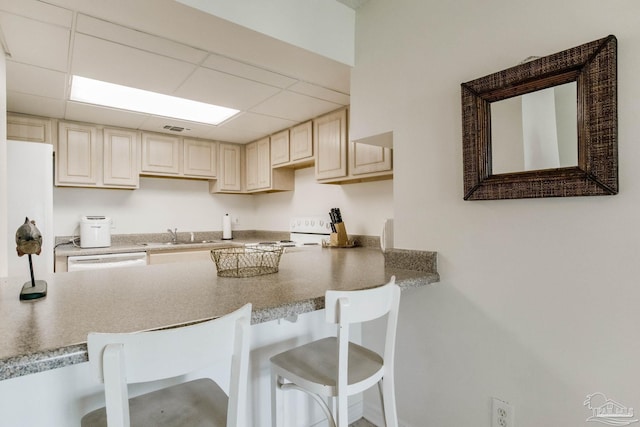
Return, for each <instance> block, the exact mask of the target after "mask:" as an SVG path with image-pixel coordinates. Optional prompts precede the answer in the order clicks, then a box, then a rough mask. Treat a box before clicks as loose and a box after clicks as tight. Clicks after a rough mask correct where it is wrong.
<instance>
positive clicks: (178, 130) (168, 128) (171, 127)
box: [163, 125, 190, 132]
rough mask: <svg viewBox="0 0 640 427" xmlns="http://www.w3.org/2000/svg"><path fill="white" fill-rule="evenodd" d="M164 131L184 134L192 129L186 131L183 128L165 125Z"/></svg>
mask: <svg viewBox="0 0 640 427" xmlns="http://www.w3.org/2000/svg"><path fill="white" fill-rule="evenodd" d="M163 129H166V130H170V131H172V132H182V131H184V130H190V129H185V128H183V127H181V126H173V125H164V126H163Z"/></svg>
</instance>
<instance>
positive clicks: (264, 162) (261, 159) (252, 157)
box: [245, 138, 271, 191]
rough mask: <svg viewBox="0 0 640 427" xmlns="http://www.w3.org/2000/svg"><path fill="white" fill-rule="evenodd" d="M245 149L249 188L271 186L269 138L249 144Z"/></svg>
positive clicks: (257, 188)
mask: <svg viewBox="0 0 640 427" xmlns="http://www.w3.org/2000/svg"><path fill="white" fill-rule="evenodd" d="M245 149H246V152H245V155H246V165H245V170H246V177H247V190H248V191H251V190H259V189H264V188H269V187H270V186H271V157H270V149H269V138H263V139H261V140H259V141H256V142H252V143H250V144H247V145H246V147H245Z"/></svg>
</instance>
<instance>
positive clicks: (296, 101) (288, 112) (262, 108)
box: [250, 91, 341, 122]
mask: <svg viewBox="0 0 640 427" xmlns="http://www.w3.org/2000/svg"><path fill="white" fill-rule="evenodd" d="M340 107H341V105H340V104H335V103H333V102H328V101H324V100H321V99H317V98H312V97H310V96H306V95H300V94H298V93H293V92H289V91H282V92H280V93H279V94H277V95H276V96H273V97H271V98H269V99H267V100H266V101H265V102H263V103H261V104H260V105H257V106H256V107H254V108H252V109H251V110H250V111H251V112H253V113H260V114H268V115H271V116H276V117H281V118H284V119H289V120H293V121H295V122H302V121H304V120H307V119H309V118H312V117H316V116H319V115H320V114H324V113H327V112H329V111H333V110H335V109H338V108H340Z"/></svg>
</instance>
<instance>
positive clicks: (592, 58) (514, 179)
mask: <svg viewBox="0 0 640 427" xmlns="http://www.w3.org/2000/svg"><path fill="white" fill-rule="evenodd" d="M616 55H617V40H616V38H615V36H612V35H611V36H608V37H605V38H603V39H600V40H595V41H593V42H590V43H586V44H583V45H581V46H578V47H574V48H572V49H568V50H565V51H562V52H558V53H555V54H552V55H549V56H545V57H544V58H539V59H535V60H533V61H530V62H526V63H523V64H520V65H518V66H515V67H512V68H509V69H506V70H504V71H500V72H498V73H494V74H491V75H488V76H485V77H481V78H479V79H476V80H472V81H470V82H467V83H463V84H462V131H463V138H462V140H463V141H462V143H463V163H464V199H465V200H496V199H519V198H531V197H566V196H595V195H611V194H617V193H618V112H617V57H616ZM573 81H575V82H576V83H577V93H578V99H577V111H578V114H577V126H578V165H577V166H573V167H564V168H557V169H544V170H535V171H525V172H513V173H505V174H497V175H493V174H492V172H491V103H492V102H496V101H500V100H503V99H507V98H511V97H514V96H519V95H523V94H526V93H529V92H534V91H537V90H541V89H545V88H549V87H553V86H558V85H561V84H565V83H569V82H573Z"/></svg>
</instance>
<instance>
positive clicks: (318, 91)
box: [287, 82, 350, 105]
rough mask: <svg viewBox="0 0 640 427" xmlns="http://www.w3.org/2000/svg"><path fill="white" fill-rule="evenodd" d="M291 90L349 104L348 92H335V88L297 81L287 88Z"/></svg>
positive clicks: (341, 103) (337, 102)
mask: <svg viewBox="0 0 640 427" xmlns="http://www.w3.org/2000/svg"><path fill="white" fill-rule="evenodd" d="M287 90H289V91H291V92H296V93H300V94H303V95H309V96H312V97H314V98H319V99H324V100H325V101H329V102H333V103H336V104H340V105H349V102H350V97H349V95H348V94H345V93H341V92H336V91H335V90H331V89H326V88H323V87H320V86H316V85H314V84H311V83H307V82H299V83H296V84H294V85H293V86H291V87H289V88H287Z"/></svg>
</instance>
